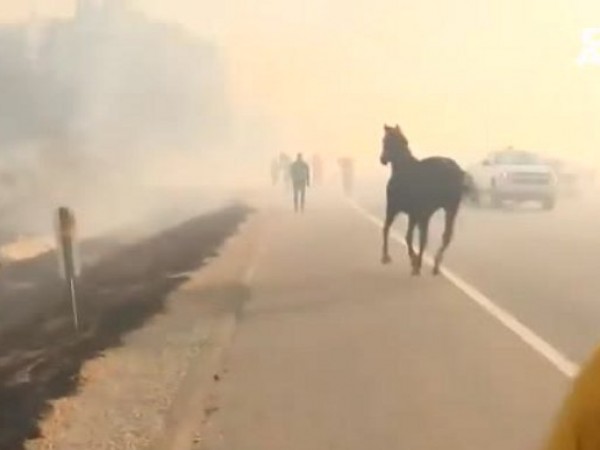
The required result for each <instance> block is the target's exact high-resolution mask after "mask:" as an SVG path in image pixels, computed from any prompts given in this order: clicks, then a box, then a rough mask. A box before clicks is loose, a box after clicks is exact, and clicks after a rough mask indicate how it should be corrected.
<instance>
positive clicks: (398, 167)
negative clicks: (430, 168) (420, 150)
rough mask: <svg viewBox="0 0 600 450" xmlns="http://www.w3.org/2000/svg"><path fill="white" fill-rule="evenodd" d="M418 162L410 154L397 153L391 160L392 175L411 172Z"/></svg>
mask: <svg viewBox="0 0 600 450" xmlns="http://www.w3.org/2000/svg"><path fill="white" fill-rule="evenodd" d="M418 162H419V160H418V159H417V158H415V157H414V156H413V155H412V154H410V153H409V154H407V155H399V156H398V157H396V158H394V159H393V160H392V161H391V165H392V176H402V175H403V174H407V173H411V172H412V171H413V170H414V168H415V166H416V164H417V163H418Z"/></svg>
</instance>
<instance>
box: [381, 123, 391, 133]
mask: <svg viewBox="0 0 600 450" xmlns="http://www.w3.org/2000/svg"><path fill="white" fill-rule="evenodd" d="M391 129H392V128H391V127H389V126H388V125H387V124H385V123H384V124H383V131H385V132H386V133H388V132H389V131H390V130H391Z"/></svg>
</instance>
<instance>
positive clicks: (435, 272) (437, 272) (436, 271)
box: [431, 267, 441, 276]
mask: <svg viewBox="0 0 600 450" xmlns="http://www.w3.org/2000/svg"><path fill="white" fill-rule="evenodd" d="M431 273H432V274H433V276H438V275H439V274H440V273H441V272H440V268H439V267H434V268H433V270H432V271H431Z"/></svg>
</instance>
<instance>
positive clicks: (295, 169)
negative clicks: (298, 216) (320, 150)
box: [290, 153, 310, 212]
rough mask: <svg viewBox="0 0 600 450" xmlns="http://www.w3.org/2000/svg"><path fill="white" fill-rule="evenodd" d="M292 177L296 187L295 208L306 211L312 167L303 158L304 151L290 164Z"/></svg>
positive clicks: (293, 184)
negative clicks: (307, 191)
mask: <svg viewBox="0 0 600 450" xmlns="http://www.w3.org/2000/svg"><path fill="white" fill-rule="evenodd" d="M290 178H291V179H292V186H293V188H294V210H295V211H296V212H299V211H304V201H305V197H306V188H307V187H309V186H310V168H309V167H308V164H306V162H305V161H304V159H302V153H298V156H297V158H296V161H294V162H293V163H292V164H291V166H290Z"/></svg>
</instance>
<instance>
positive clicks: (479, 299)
mask: <svg viewBox="0 0 600 450" xmlns="http://www.w3.org/2000/svg"><path fill="white" fill-rule="evenodd" d="M349 204H350V206H352V207H353V208H354V209H355V210H356V211H357V212H358V213H360V214H361V215H362V216H363V217H365V218H366V219H368V220H369V221H370V222H372V223H373V224H375V225H377V226H380V227H381V226H383V221H382V220H380V219H379V218H378V217H376V216H375V215H373V214H371V213H370V212H368V211H367V210H366V209H364V208H363V207H362V206H360V205H359V204H358V203H356V202H355V201H349ZM390 236H391V237H392V239H394V240H395V241H397V242H399V243H400V244H402V245H403V246H405V247H406V243H405V242H404V238H403V237H402V236H401V235H400V234H399V233H397V232H391V233H390ZM425 259H426V262H427V264H429V265H431V264H432V262H433V260H432V258H431V257H429V256H427V257H426V258H425ZM441 273H442V275H443V276H444V277H445V278H446V279H447V280H448V281H449V282H450V283H452V284H453V285H454V286H455V287H456V288H458V289H459V290H460V291H462V292H463V293H464V294H465V295H466V296H467V297H469V298H470V299H471V300H473V301H474V302H475V303H477V304H478V305H479V306H480V307H481V308H483V309H484V310H485V311H486V312H487V313H488V314H489V315H491V316H492V317H493V318H495V319H496V320H498V321H499V322H500V323H501V324H502V325H504V326H505V327H506V328H508V329H509V330H510V331H511V332H513V333H514V334H515V335H517V336H518V337H519V338H520V339H521V340H522V341H523V342H525V343H526V344H527V345H528V346H529V347H531V348H532V349H533V350H534V351H535V352H537V353H538V354H540V355H541V356H543V357H544V358H545V359H546V360H547V361H548V362H550V364H552V365H553V366H554V367H555V368H556V369H558V370H559V371H560V372H561V373H562V374H563V375H565V376H566V377H568V378H574V377H575V376H576V375H577V373H578V372H579V366H578V365H577V364H575V363H574V362H573V361H571V360H570V359H568V358H567V357H566V356H564V355H563V354H562V353H560V352H559V351H558V350H557V349H556V348H554V347H553V346H552V345H550V344H549V343H548V342H546V341H545V340H544V339H542V338H541V337H540V336H539V335H538V334H536V333H535V332H534V331H532V330H531V329H529V328H528V327H527V326H525V325H524V324H523V323H522V322H520V321H519V320H518V319H517V318H516V317H514V316H513V315H512V314H510V313H509V312H508V311H506V310H504V309H502V308H501V307H499V306H498V305H496V304H495V303H494V302H493V301H492V300H490V299H489V298H488V297H486V296H485V295H484V294H483V293H481V292H480V291H479V290H477V289H476V288H475V287H473V286H472V285H470V284H469V283H467V282H466V281H464V280H463V279H462V278H460V277H459V276H458V275H456V274H455V273H454V272H452V271H451V270H449V269H445V268H442V269H441Z"/></svg>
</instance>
